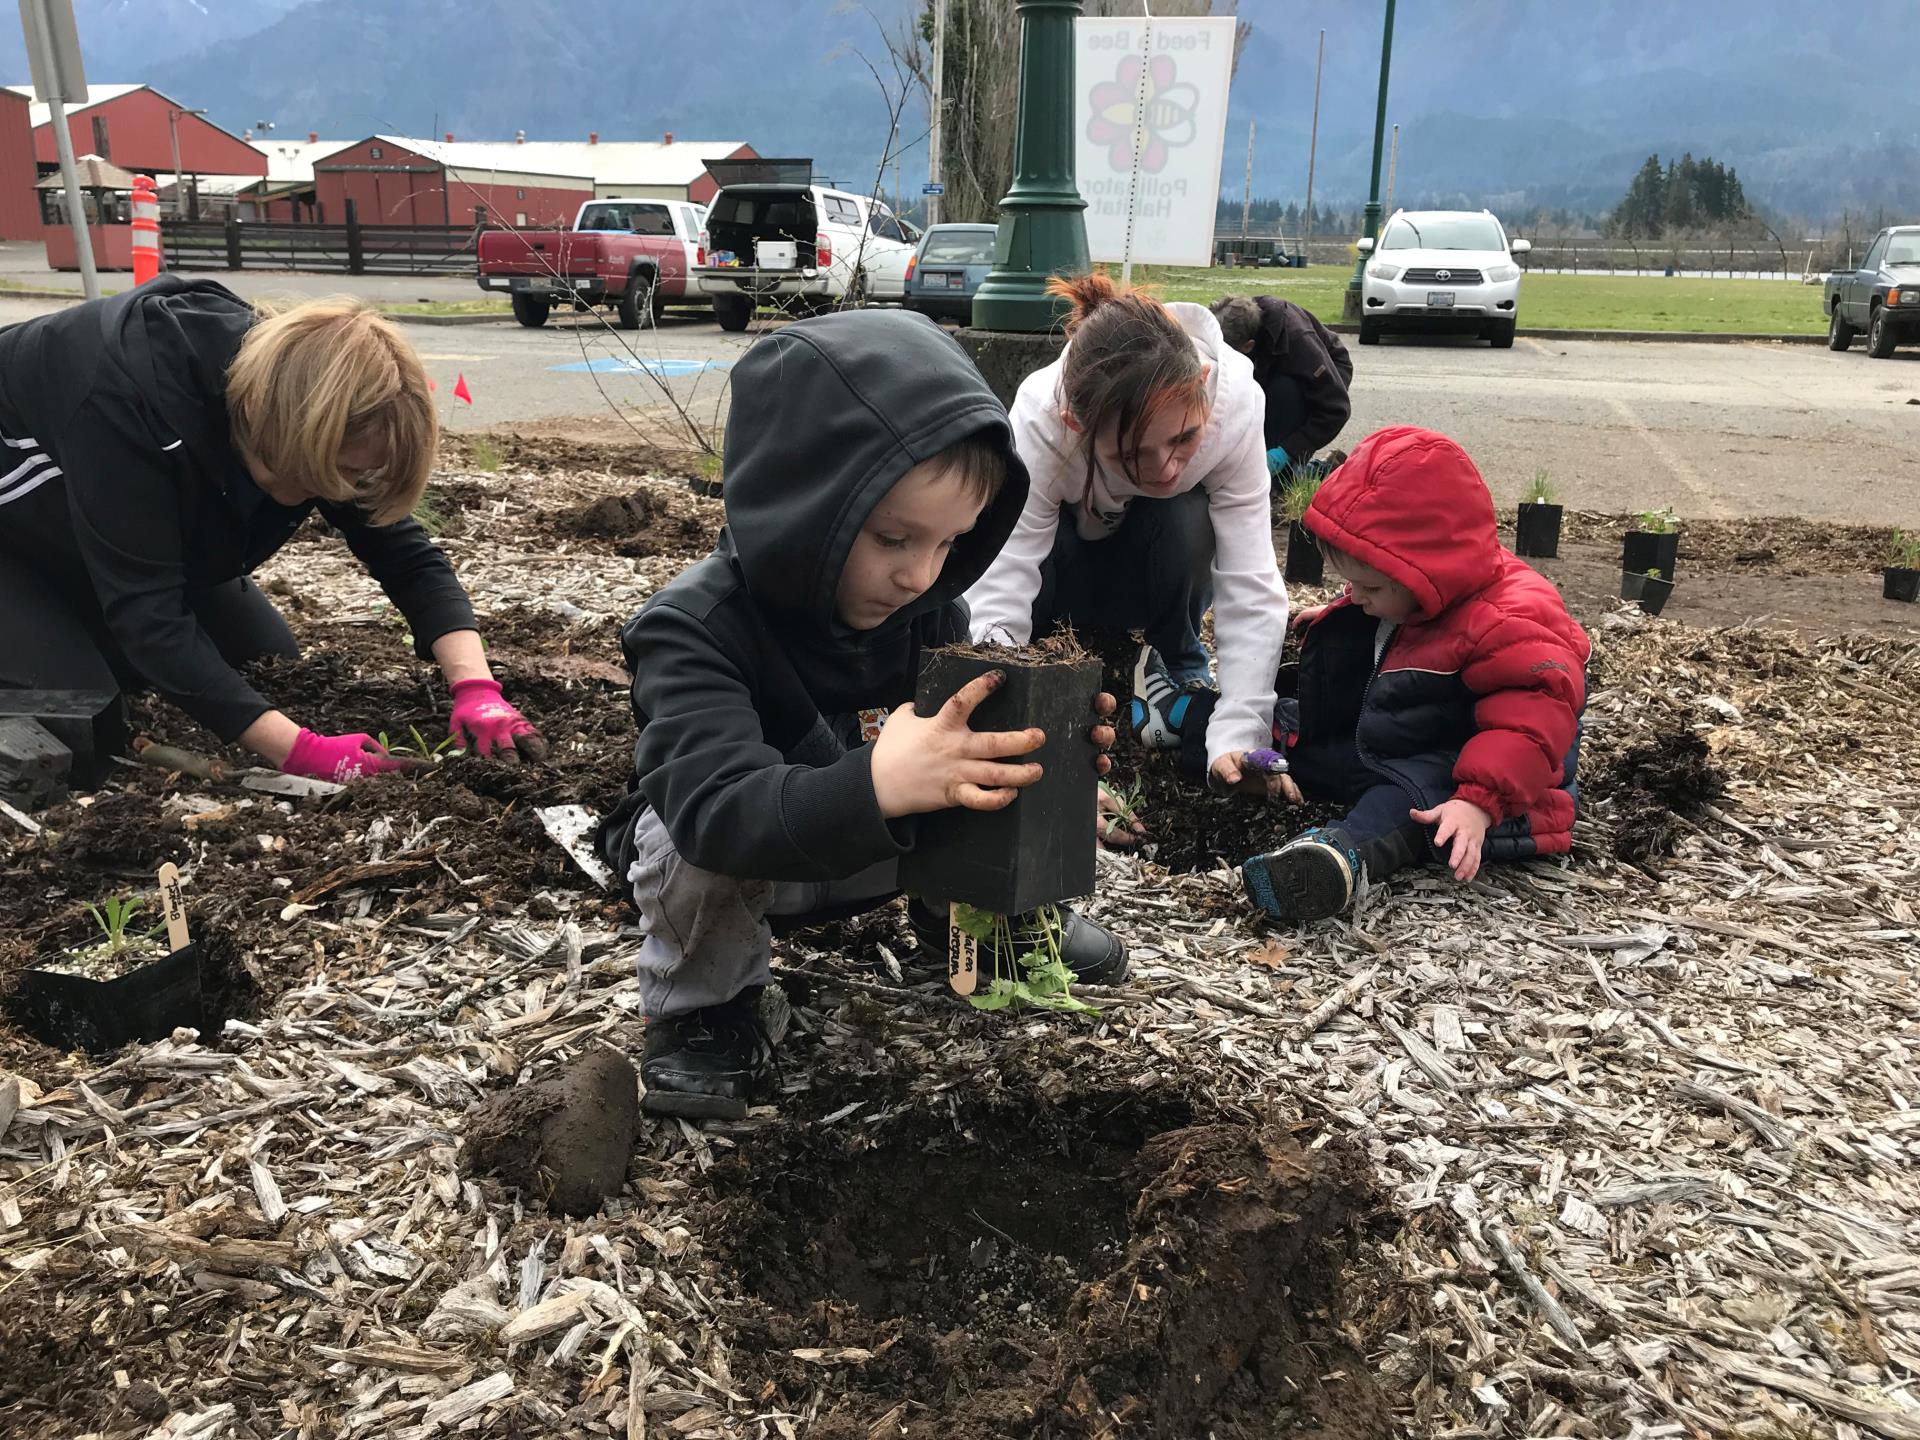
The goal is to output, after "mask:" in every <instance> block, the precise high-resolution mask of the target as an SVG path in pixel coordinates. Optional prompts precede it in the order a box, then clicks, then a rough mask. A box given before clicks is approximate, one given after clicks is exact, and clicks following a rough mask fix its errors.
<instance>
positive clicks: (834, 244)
mask: <svg viewBox="0 0 1920 1440" xmlns="http://www.w3.org/2000/svg"><path fill="white" fill-rule="evenodd" d="M707 172H708V173H709V174H710V175H712V176H713V178H714V179H715V180H716V181H717V182H718V183H719V185H720V191H719V193H718V194H716V195H715V196H714V197H713V200H712V202H711V204H709V206H708V207H707V227H706V230H705V232H704V233H703V235H702V238H701V245H702V248H703V249H704V250H705V252H706V256H705V262H704V263H703V264H701V265H699V266H696V267H695V269H694V285H695V287H696V289H697V290H698V291H699V292H700V293H702V294H704V295H706V296H708V297H709V298H711V299H712V301H713V314H714V318H715V319H716V320H718V321H719V322H720V328H721V329H723V330H744V329H746V328H747V322H748V321H749V320H751V319H752V318H753V312H754V308H755V307H756V306H758V305H760V304H762V303H790V304H797V305H799V306H801V307H803V308H807V309H825V308H828V307H830V306H832V305H835V304H840V303H843V302H854V303H858V302H859V301H862V300H869V299H873V300H899V299H902V298H904V297H905V295H906V291H907V262H908V261H909V260H911V259H912V258H913V253H914V247H915V245H916V244H918V242H919V239H920V232H919V231H918V230H916V229H915V228H914V227H913V226H911V225H909V224H907V222H906V221H904V220H902V219H900V218H899V217H898V216H897V215H895V214H894V213H893V212H892V211H891V210H889V209H888V208H887V207H886V206H885V205H883V204H881V203H880V202H879V201H878V200H875V199H873V198H872V197H871V196H867V195H856V194H854V193H853V192H852V191H851V190H835V189H832V188H830V187H828V186H825V185H820V184H816V183H815V182H814V179H813V162H812V161H811V160H710V161H708V162H707Z"/></svg>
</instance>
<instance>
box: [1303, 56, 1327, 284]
mask: <svg viewBox="0 0 1920 1440" xmlns="http://www.w3.org/2000/svg"><path fill="white" fill-rule="evenodd" d="M1326 63H1327V32H1326V31H1324V30H1322V31H1321V32H1320V58H1319V59H1317V60H1315V61H1314V62H1313V136H1312V138H1311V139H1309V140H1308V141H1307V236H1306V239H1305V240H1303V241H1302V242H1301V244H1300V253H1301V254H1302V255H1303V256H1306V257H1307V263H1308V264H1312V263H1313V257H1312V256H1310V255H1307V246H1308V245H1310V244H1312V243H1313V161H1314V157H1315V156H1316V155H1317V154H1318V153H1319V150H1320V69H1321V67H1322V66H1323V65H1325V64H1326Z"/></svg>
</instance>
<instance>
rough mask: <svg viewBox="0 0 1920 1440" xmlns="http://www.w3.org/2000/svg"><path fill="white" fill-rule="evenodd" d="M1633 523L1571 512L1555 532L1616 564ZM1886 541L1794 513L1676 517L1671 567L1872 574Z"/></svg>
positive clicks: (1884, 535) (1867, 530) (1709, 571)
mask: <svg viewBox="0 0 1920 1440" xmlns="http://www.w3.org/2000/svg"><path fill="white" fill-rule="evenodd" d="M1637 524H1638V517H1637V516H1633V515H1601V514H1596V513H1594V512H1593V511H1590V510H1573V511H1568V512H1567V513H1566V514H1565V515H1563V516H1562V517H1561V521H1560V534H1561V537H1562V538H1563V539H1565V540H1571V541H1576V542H1578V543H1581V544H1588V545H1596V546H1599V547H1600V548H1601V549H1610V550H1611V551H1612V552H1613V556H1614V559H1615V560H1616V562H1617V561H1618V559H1619V554H1620V537H1621V536H1623V535H1625V534H1626V533H1627V531H1629V530H1632V529H1635V528H1636V527H1637ZM1888 539H1889V536H1888V532H1887V531H1886V530H1884V529H1876V528H1874V527H1872V526H1867V525H1837V524H1833V523H1832V522H1830V521H1825V520H1803V519H1800V518H1799V517H1797V516H1766V517H1761V518H1758V519H1741V520H1682V521H1681V522H1680V558H1679V561H1678V564H1677V566H1676V569H1677V570H1678V571H1679V574H1680V577H1681V578H1682V579H1684V578H1686V576H1688V575H1689V574H1691V575H1858V574H1869V573H1870V574H1876V575H1877V574H1878V573H1879V572H1880V567H1881V566H1882V565H1884V564H1886V561H1887V544H1888ZM1615 568H1616V569H1617V568H1618V565H1617V564H1616V566H1615Z"/></svg>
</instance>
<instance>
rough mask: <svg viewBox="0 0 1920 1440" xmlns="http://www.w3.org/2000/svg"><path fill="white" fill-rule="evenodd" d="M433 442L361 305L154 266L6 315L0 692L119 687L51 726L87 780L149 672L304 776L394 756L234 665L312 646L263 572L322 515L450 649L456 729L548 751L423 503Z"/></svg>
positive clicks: (418, 643) (446, 668)
mask: <svg viewBox="0 0 1920 1440" xmlns="http://www.w3.org/2000/svg"><path fill="white" fill-rule="evenodd" d="M437 436H438V427H437V425H436V423H435V420H434V413H433V404H432V400H431V397H430V395H429V391H428V383H427V376H426V372H425V370H423V369H422V368H421V365H420V358H419V356H417V355H416V354H415V353H414V352H413V348H412V347H411V346H410V345H408V344H407V342H406V341H405V340H403V339H402V338H401V337H400V334H399V332H398V331H397V330H395V329H394V327H393V326H392V325H391V324H390V323H389V322H387V321H386V320H383V319H382V318H381V317H380V316H378V315H376V314H375V313H374V312H373V311H371V310H370V309H368V308H367V307H366V306H364V305H362V304H361V303H359V302H357V301H354V300H345V299H342V300H316V301H311V302H308V303H306V304H301V305H296V306H293V307H291V308H289V309H287V310H284V311H281V312H279V313H271V312H269V311H267V310H266V309H265V308H264V307H262V308H256V307H254V306H252V305H249V304H248V303H247V302H245V301H243V300H241V299H240V298H239V297H238V296H236V295H234V294H232V293H231V292H230V291H228V290H226V289H225V288H224V287H222V286H220V285H217V284H215V283H213V282H212V281H207V280H190V279H184V278H177V277H172V276H163V277H161V278H159V279H157V280H153V281H150V282H148V283H147V284H145V285H142V286H140V287H138V288H137V289H134V290H131V291H129V292H127V293H126V294H124V295H118V296H114V297H112V298H110V299H107V300H100V301H94V302H91V303H89V304H84V305H76V306H73V307H72V308H70V309H68V310H65V311H62V312H60V313H58V314H54V315H48V316H44V317H41V318H39V319H35V320H29V321H27V322H25V323H24V324H20V325H15V326H12V327H10V328H8V329H7V330H5V331H0V614H4V615H5V617H6V620H7V622H8V623H7V624H6V625H5V627H4V629H0V690H16V691H17V690H34V691H49V690H51V691H64V692H74V693H81V694H84V693H88V692H93V693H95V694H97V695H100V696H111V697H112V699H111V702H110V703H108V704H106V705H105V707H104V708H103V709H101V710H100V711H99V713H97V714H94V715H92V716H91V718H90V719H89V718H86V717H78V718H76V717H75V716H74V715H73V714H72V713H71V712H72V709H73V706H72V705H71V703H69V704H68V705H67V706H66V707H65V708H66V712H67V713H66V715H65V718H53V717H52V716H51V715H50V716H49V717H48V718H47V719H46V720H45V721H44V722H43V723H46V724H47V726H48V728H49V729H51V730H52V731H53V732H54V733H55V734H56V735H57V736H58V737H59V738H60V739H61V740H62V741H63V742H65V743H66V744H67V745H68V746H69V748H70V749H72V750H73V751H74V753H75V761H76V772H77V774H78V778H80V779H82V780H83V781H84V780H86V779H88V778H89V772H91V776H93V777H97V776H98V775H99V774H100V773H101V772H102V771H103V769H104V766H105V763H106V760H107V757H108V756H109V755H110V754H111V753H112V752H113V751H114V750H115V749H117V748H118V747H119V745H120V744H121V743H123V742H124V740H125V714H124V702H123V700H122V699H121V696H122V695H123V694H124V693H125V692H127V691H130V690H136V689H144V688H151V689H153V690H156V691H158V692H159V693H160V694H161V695H162V696H164V697H165V698H166V699H167V700H169V701H171V702H172V703H173V704H176V705H178V706H179V707H180V708H181V709H182V710H184V711H186V712H187V714H189V715H190V716H192V717H193V718H194V719H195V720H198V721H199V722H200V723H201V724H202V725H205V726H206V727H207V728H208V729H209V730H211V731H213V732H214V734H216V735H218V736H219V737H220V739H221V740H223V741H228V742H232V741H238V742H239V743H240V744H241V745H243V746H245V747H246V748H247V749H249V750H251V751H252V752H253V753H254V754H256V755H258V756H260V757H261V758H262V759H264V760H267V761H269V762H270V763H272V764H274V765H277V766H279V767H280V768H281V769H282V770H284V771H286V772H287V773H289V774H297V775H308V776H315V777H320V778H325V779H329V780H345V779H350V778H352V777H353V776H356V775H360V774H366V773H371V772H375V771H381V770H390V769H395V768H397V767H398V766H399V764H400V763H401V762H399V761H397V760H395V759H394V758H393V757H391V756H390V755H388V754H387V752H386V751H385V749H384V748H383V747H382V746H381V745H380V744H379V743H378V742H376V741H374V740H373V739H371V738H370V737H369V736H367V735H364V734H353V735H321V734H317V733H315V732H314V731H312V730H308V729H306V728H304V727H303V726H301V725H300V724H298V723H297V722H296V721H295V720H293V719H292V718H290V717H288V716H287V715H285V714H283V713H281V712H280V711H279V710H278V709H276V708H274V706H273V705H271V704H270V703H269V702H268V701H267V700H266V699H265V698H263V697H262V696H261V695H259V694H258V693H257V692H255V690H254V689H253V687H252V686H251V685H249V684H248V683H247V681H246V680H245V679H243V678H242V677H241V675H240V674H239V673H238V671H237V669H236V668H235V667H236V666H239V665H242V664H245V663H246V662H248V661H250V660H254V659H258V658H261V657H263V656H268V655H287V656H292V655H297V654H298V653H299V647H298V645H297V643H296V642H295V640H294V637H293V634H292V632H291V631H290V630H289V629H288V628H287V624H286V621H285V620H284V619H282V618H281V616H280V613H279V611H278V610H276V609H275V608H274V606H273V604H272V602H271V601H269V600H268V599H267V598H266V596H265V595H263V594H262V593H261V592H260V589H259V587H257V586H256V585H255V584H254V583H253V582H252V580H251V579H250V578H249V577H250V575H251V573H252V571H253V570H254V569H255V567H257V566H259V565H261V564H262V563H264V562H265V561H266V560H267V558H268V557H269V556H271V555H273V554H274V553H275V552H276V551H278V550H279V549H280V547H281V546H283V545H285V544H286V543H287V541H288V540H289V539H291V538H292V536H293V534H294V532H295V531H296V530H298V529H299V528H300V526H301V525H302V524H303V523H304V522H305V520H306V518H307V516H308V515H309V514H310V513H312V512H314V511H318V512H319V513H320V514H321V515H322V516H323V517H324V518H325V519H326V520H327V522H328V523H329V524H330V525H332V526H333V527H334V528H335V529H336V530H337V531H338V532H339V533H340V535H341V536H342V537H343V538H344V539H345V541H346V543H347V546H348V548H350V549H351V550H352V551H353V553H354V554H355V555H356V556H358V557H359V559H360V561H361V563H362V564H364V565H365V566H366V567H367V569H368V571H369V572H370V573H371V574H372V576H373V578H374V579H375V580H376V581H378V582H379V584H380V586H381V588H382V589H384V590H385V591H386V592H387V594H388V596H389V597H391V599H392V600H393V603H394V604H395V606H396V607H398V609H399V610H400V612H401V613H402V614H403V615H404V616H405V617H406V619H407V623H408V625H409V627H410V629H411V630H412V633H413V639H414V645H415V649H416V651H417V652H418V654H419V656H420V658H421V659H423V660H426V659H431V660H434V661H436V662H437V663H438V664H439V666H440V670H441V673H442V674H444V675H445V676H446V679H447V682H448V684H449V686H450V687H451V690H452V712H453V720H452V726H451V729H452V731H453V733H454V735H455V736H456V737H457V738H458V739H460V740H461V741H462V742H463V743H465V744H468V745H470V746H471V747H473V748H474V749H475V750H476V751H478V752H479V753H481V754H487V753H499V754H501V755H502V756H503V757H505V758H507V759H514V758H517V754H518V752H526V753H528V754H529V755H532V756H536V757H537V756H538V755H539V754H540V753H543V751H544V743H543V742H542V741H541V739H540V737H539V734H538V732H537V731H536V730H535V729H534V727H533V725H532V724H531V723H529V722H528V721H527V720H526V719H525V717H523V716H522V715H521V714H520V712H519V711H517V710H516V709H514V707H513V706H511V705H510V704H508V703H507V702H506V701H505V700H504V699H503V698H502V697H501V693H500V686H499V684H498V682H496V681H495V680H494V678H493V675H492V673H491V671H490V670H489V669H488V667H487V661H486V656H485V653H484V651H483V649H482V646H481V643H480V636H479V633H478V631H477V629H476V628H475V623H474V616H473V607H472V605H471V604H470V603H469V602H468V600H467V595H466V592H465V591H464V590H463V589H462V588H461V585H460V582H459V581H458V580H457V579H455V578H454V574H453V570H452V568H451V567H450V566H449V565H448V564H447V559H446V557H445V556H444V555H443V554H442V553H441V552H440V550H439V548H438V547H437V546H436V545H434V543H433V542H432V541H431V540H430V539H428V537H427V535H426V532H425V531H424V530H422V529H421V528H420V526H419V524H418V523H417V522H415V521H414V520H413V519H412V518H411V516H412V511H413V507H414V505H415V504H416V503H417V502H418V500H419V498H420V494H421V492H422V491H423V490H424V489H425V488H426V484H427V476H428V474H429V472H430V471H431V470H432V468H433V461H434V451H435V445H436V441H437ZM4 698H5V697H4V696H0V700H3V699H4ZM8 708H9V709H11V710H13V711H15V712H16V713H17V712H19V711H22V710H24V711H26V712H27V713H29V714H31V713H34V712H35V709H36V702H35V700H34V697H31V696H19V697H17V698H16V703H15V704H14V705H12V706H10V707H8ZM38 708H40V709H41V711H42V713H45V712H46V711H47V709H48V708H49V707H46V706H44V705H41V706H39V707H38ZM52 708H59V707H52Z"/></svg>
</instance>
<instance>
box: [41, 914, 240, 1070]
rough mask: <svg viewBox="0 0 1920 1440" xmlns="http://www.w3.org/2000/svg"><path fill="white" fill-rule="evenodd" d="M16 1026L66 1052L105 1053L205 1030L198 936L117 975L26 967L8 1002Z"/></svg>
mask: <svg viewBox="0 0 1920 1440" xmlns="http://www.w3.org/2000/svg"><path fill="white" fill-rule="evenodd" d="M8 1009H9V1010H10V1011H11V1012H12V1014H13V1018H14V1020H15V1022H16V1023H17V1024H19V1026H20V1027H21V1028H22V1029H23V1030H26V1031H27V1032H29V1033H30V1034H32V1035H35V1036H37V1037H38V1038H39V1039H40V1040H42V1041H44V1042H45V1043H46V1044H48V1045H52V1046H54V1047H56V1048H57V1049H61V1050H85V1051H87V1052H89V1053H90V1054H94V1055H104V1054H106V1053H108V1052H110V1051H113V1050H117V1049H119V1048H120V1047H121V1046H122V1045H125V1044H128V1043H129V1042H131V1041H135V1040H141V1041H148V1040H164V1039H166V1038H167V1036H169V1035H171V1034H172V1033H173V1032H174V1030H175V1028H176V1027H178V1026H182V1025H184V1026H187V1027H189V1028H191V1029H194V1030H202V1029H204V1028H205V1018H206V1016H205V1006H204V1005H203V1003H202V1001H201V995H200V945H199V942H198V941H196V942H194V943H193V944H191V945H188V946H186V947H185V948H184V949H180V950H175V951H174V952H173V953H172V954H170V955H167V956H165V957H163V958H161V959H159V960H153V961H149V962H148V963H147V964H145V965H136V966H135V967H134V968H133V969H131V970H129V971H127V972H126V974H124V975H120V976H117V977H115V978H114V979H112V980H95V979H92V978H90V977H88V976H85V975H65V974H60V973H58V972H55V971H51V970H27V971H23V972H22V973H21V976H20V985H19V988H18V989H17V990H15V991H14V993H13V995H12V996H11V997H10V998H9V1000H8Z"/></svg>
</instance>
